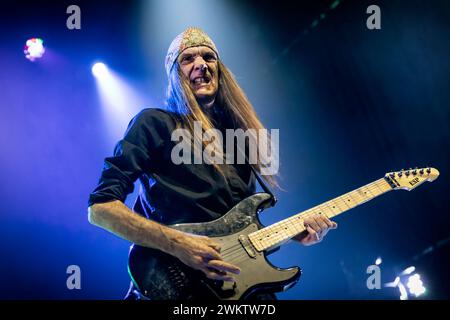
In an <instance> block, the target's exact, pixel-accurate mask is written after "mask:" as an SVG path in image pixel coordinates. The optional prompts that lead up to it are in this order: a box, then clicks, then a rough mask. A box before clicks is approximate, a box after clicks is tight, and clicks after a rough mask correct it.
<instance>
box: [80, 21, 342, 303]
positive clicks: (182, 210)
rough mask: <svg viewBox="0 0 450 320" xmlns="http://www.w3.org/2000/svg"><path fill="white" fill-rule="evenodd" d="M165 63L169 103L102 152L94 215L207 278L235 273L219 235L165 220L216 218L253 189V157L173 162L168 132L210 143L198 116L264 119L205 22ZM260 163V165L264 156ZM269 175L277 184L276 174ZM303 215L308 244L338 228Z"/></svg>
mask: <svg viewBox="0 0 450 320" xmlns="http://www.w3.org/2000/svg"><path fill="white" fill-rule="evenodd" d="M165 66H166V72H167V75H168V78H169V86H168V91H167V110H161V109H145V110H143V111H141V112H140V113H139V114H138V115H137V116H136V117H135V118H134V119H133V120H132V121H131V123H130V125H129V126H128V129H127V131H126V133H125V136H124V138H123V139H122V140H121V141H119V142H118V144H117V145H116V148H115V150H114V156H112V157H108V158H106V159H105V165H104V168H103V171H102V174H101V178H100V181H99V184H98V186H97V188H96V189H95V190H94V191H93V193H92V194H91V195H90V198H89V209H88V213H89V221H90V222H91V223H92V224H95V225H97V226H100V227H102V228H104V229H106V230H109V231H110V232H112V233H114V234H116V235H118V236H120V237H122V238H124V239H126V240H128V241H130V242H133V243H135V244H138V245H140V246H144V247H149V248H154V249H158V250H161V251H163V252H165V253H168V254H170V255H172V256H174V257H176V258H178V259H179V260H180V261H181V262H183V263H185V264H186V265H188V266H190V267H191V268H194V269H197V270H201V271H203V272H204V273H205V275H206V276H207V277H208V278H211V279H215V280H223V281H232V280H233V274H238V273H239V271H240V270H239V268H238V267H236V266H234V265H232V264H231V263H228V262H225V261H224V260H223V259H222V258H221V255H220V245H219V244H218V243H216V242H214V241H213V240H212V239H210V238H208V237H205V236H197V235H192V234H187V233H184V232H181V231H177V230H174V229H171V228H170V227H167V226H166V225H170V224H175V223H189V222H205V221H211V220H214V219H217V218H218V217H220V216H222V215H223V214H225V213H226V212H227V211H228V210H229V209H231V208H232V207H233V206H234V205H235V204H237V203H238V202H239V201H241V200H242V199H244V198H246V197H248V196H249V195H251V194H253V193H254V192H255V175H254V174H253V172H252V170H251V168H250V166H249V164H248V163H246V164H214V163H213V164H209V163H205V162H200V163H199V162H196V161H194V163H182V164H175V163H174V162H173V159H172V150H173V148H174V146H175V142H174V141H172V139H171V134H172V132H173V131H174V130H175V129H177V128H185V129H187V130H190V132H192V134H193V136H192V139H193V140H194V141H200V143H202V144H203V145H205V142H204V141H202V138H201V137H197V136H195V132H194V131H195V130H193V123H194V121H199V122H200V123H201V126H202V129H203V132H205V131H206V130H208V129H211V128H217V129H219V130H222V131H223V130H224V129H226V128H232V129H235V128H241V129H243V130H246V129H250V128H252V129H256V130H259V129H263V126H262V124H261V122H260V121H259V119H258V117H257V116H256V114H255V112H254V110H253V107H252V105H251V104H250V102H249V101H248V99H247V98H246V96H245V94H244V93H243V91H242V90H241V88H240V87H239V85H238V84H237V83H236V81H235V79H234V77H233V76H232V74H231V72H230V71H229V70H228V69H227V68H226V67H225V65H224V64H223V63H222V61H221V60H220V58H219V53H218V50H217V48H216V46H215V44H214V43H213V41H212V40H211V39H210V38H209V36H208V35H207V34H205V33H204V32H203V31H202V30H200V29H198V28H188V29H186V30H185V31H184V32H183V33H181V34H180V35H178V36H177V37H176V38H175V39H174V41H173V42H172V44H171V46H170V48H169V50H168V53H167V57H166V63H165ZM196 139H197V140H196ZM211 143H212V142H211ZM221 156H223V155H221ZM255 167H256V168H257V169H260V168H261V164H260V163H257V164H255ZM264 178H265V180H266V181H267V182H269V184H271V185H276V181H275V178H274V177H273V176H264ZM137 179H139V180H140V182H141V185H142V189H141V192H140V195H139V197H138V199H137V201H136V203H135V205H134V207H133V211H132V210H130V209H129V208H128V207H127V206H125V205H124V203H123V202H124V200H125V198H126V196H127V195H128V194H129V193H130V192H132V190H133V183H134V182H135V181H136V180H137ZM305 223H306V224H307V231H308V235H307V236H306V237H305V236H303V237H298V238H297V240H298V241H300V242H301V243H303V244H304V245H311V244H314V243H317V242H319V241H321V240H322V238H323V236H325V234H326V233H327V232H328V230H329V229H330V228H336V224H335V223H334V222H331V221H330V220H328V219H327V218H326V217H323V216H319V215H317V216H311V217H310V218H308V219H306V220H305ZM272 297H275V296H272ZM150 298H151V297H150Z"/></svg>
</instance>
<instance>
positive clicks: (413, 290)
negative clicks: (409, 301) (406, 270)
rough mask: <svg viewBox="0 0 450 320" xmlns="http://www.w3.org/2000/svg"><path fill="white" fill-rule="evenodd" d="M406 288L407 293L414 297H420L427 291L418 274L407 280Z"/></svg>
mask: <svg viewBox="0 0 450 320" xmlns="http://www.w3.org/2000/svg"><path fill="white" fill-rule="evenodd" d="M406 286H407V287H408V290H409V293H410V294H413V295H414V296H415V297H418V296H421V295H422V294H424V293H425V292H426V291H427V289H426V288H425V287H424V285H423V282H422V280H421V279H420V275H419V274H418V273H416V274H414V275H412V276H410V277H409V278H408V283H407V284H406Z"/></svg>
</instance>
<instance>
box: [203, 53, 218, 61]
mask: <svg viewBox="0 0 450 320" xmlns="http://www.w3.org/2000/svg"><path fill="white" fill-rule="evenodd" d="M205 60H206V61H214V60H216V57H215V56H214V55H212V54H207V55H205Z"/></svg>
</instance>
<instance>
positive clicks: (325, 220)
mask: <svg viewBox="0 0 450 320" xmlns="http://www.w3.org/2000/svg"><path fill="white" fill-rule="evenodd" d="M321 217H322V220H323V222H325V223H326V225H327V227H328V228H333V221H331V220H330V219H328V217H326V216H321Z"/></svg>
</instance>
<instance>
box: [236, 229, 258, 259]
mask: <svg viewBox="0 0 450 320" xmlns="http://www.w3.org/2000/svg"><path fill="white" fill-rule="evenodd" d="M238 239H239V243H240V244H241V245H242V247H243V248H244V250H245V251H246V252H247V254H248V255H249V256H250V257H251V258H256V251H255V249H253V246H252V244H251V243H250V241H249V239H248V237H247V236H246V235H243V234H241V235H240V236H239V237H238Z"/></svg>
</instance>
